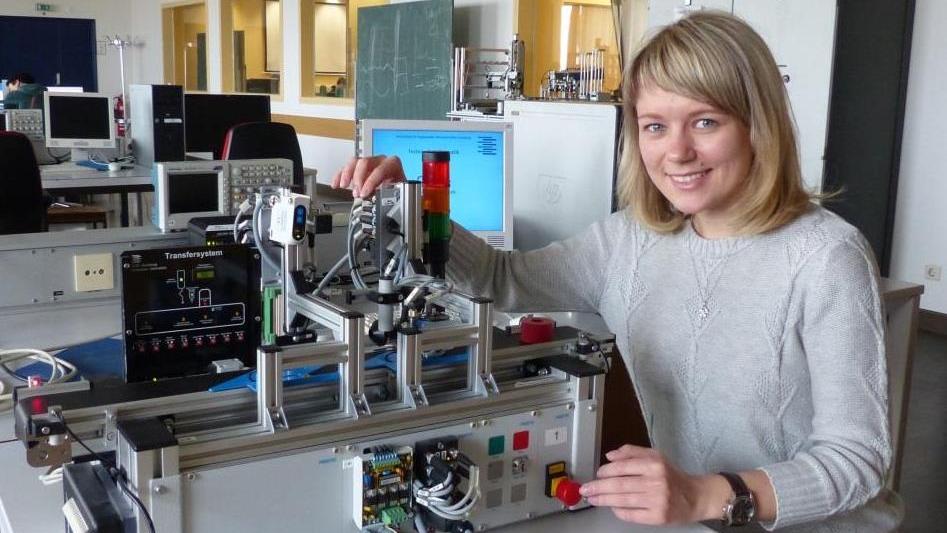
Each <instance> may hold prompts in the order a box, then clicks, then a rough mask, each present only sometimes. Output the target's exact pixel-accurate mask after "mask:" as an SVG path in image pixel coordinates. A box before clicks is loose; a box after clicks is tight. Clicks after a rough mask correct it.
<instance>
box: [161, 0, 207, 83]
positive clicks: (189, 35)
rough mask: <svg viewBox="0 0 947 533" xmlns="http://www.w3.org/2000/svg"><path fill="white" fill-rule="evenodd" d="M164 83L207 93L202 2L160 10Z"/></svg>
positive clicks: (205, 34)
mask: <svg viewBox="0 0 947 533" xmlns="http://www.w3.org/2000/svg"><path fill="white" fill-rule="evenodd" d="M161 19H162V21H161V22H162V36H163V41H164V42H163V46H164V50H163V55H164V73H165V79H164V81H165V82H166V83H173V84H175V85H181V86H183V87H184V89H185V90H188V91H206V90H207V6H205V5H204V3H203V2H201V3H195V4H186V5H179V6H174V7H166V8H164V9H162V10H161Z"/></svg>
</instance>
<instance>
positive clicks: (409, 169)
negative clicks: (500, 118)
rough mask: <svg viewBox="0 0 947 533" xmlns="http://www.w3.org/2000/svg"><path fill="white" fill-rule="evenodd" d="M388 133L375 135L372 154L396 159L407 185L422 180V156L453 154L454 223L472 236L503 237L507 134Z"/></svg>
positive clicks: (381, 130)
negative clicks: (436, 152) (480, 233)
mask: <svg viewBox="0 0 947 533" xmlns="http://www.w3.org/2000/svg"><path fill="white" fill-rule="evenodd" d="M450 124H451V123H449V122H445V124H444V129H442V130H431V129H386V128H374V129H373V130H372V132H371V136H372V137H371V151H372V154H384V155H396V156H398V157H399V158H400V159H401V164H402V166H404V171H405V176H407V178H408V179H418V180H420V179H421V153H422V152H425V151H428V150H446V151H449V152H450V217H451V219H452V220H454V221H455V222H457V223H458V224H460V225H461V226H463V227H464V228H466V229H468V230H470V231H495V232H499V231H503V230H504V200H505V191H504V189H505V169H506V167H505V159H504V158H505V154H504V150H505V149H506V147H505V146H504V138H503V136H504V133H503V132H502V131H493V130H487V129H484V130H477V129H469V130H467V129H464V130H458V129H454V128H452V127H450Z"/></svg>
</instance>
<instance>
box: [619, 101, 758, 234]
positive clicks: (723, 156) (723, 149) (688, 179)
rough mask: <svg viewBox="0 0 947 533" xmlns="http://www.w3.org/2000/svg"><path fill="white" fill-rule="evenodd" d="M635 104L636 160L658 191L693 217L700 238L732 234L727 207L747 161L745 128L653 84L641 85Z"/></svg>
mask: <svg viewBox="0 0 947 533" xmlns="http://www.w3.org/2000/svg"><path fill="white" fill-rule="evenodd" d="M635 107H636V111H637V116H638V125H637V126H638V146H639V147H640V150H641V158H642V160H643V161H644V165H645V168H646V169H647V171H648V175H649V176H650V177H651V181H652V182H653V183H654V185H655V186H656V187H657V188H658V190H659V191H661V194H662V195H664V197H665V198H667V199H668V201H669V202H671V204H672V205H673V206H674V207H675V208H676V209H677V210H678V211H680V212H682V213H684V214H687V215H693V220H694V225H695V228H696V229H697V230H698V231H699V232H700V233H701V234H702V235H704V236H705V237H722V236H727V235H731V234H733V233H735V231H736V230H737V229H738V228H734V227H732V225H731V224H730V222H731V221H732V218H733V216H732V212H733V206H734V205H736V202H737V201H738V199H739V196H740V190H741V187H742V186H743V183H744V182H745V181H746V177H747V174H748V173H749V170H750V165H751V163H752V162H753V150H752V147H751V146H750V132H749V130H748V129H747V127H746V126H744V125H743V123H742V122H741V121H740V120H739V119H737V118H736V117H734V116H731V115H728V114H727V113H725V112H723V111H721V110H719V109H717V108H715V107H713V106H712V105H709V104H706V103H703V102H699V101H697V100H692V99H690V98H687V97H686V96H681V95H679V94H676V93H672V92H668V91H665V90H663V89H660V88H658V87H655V86H653V85H646V86H644V87H642V89H641V91H640V93H639V94H638V100H637V102H635Z"/></svg>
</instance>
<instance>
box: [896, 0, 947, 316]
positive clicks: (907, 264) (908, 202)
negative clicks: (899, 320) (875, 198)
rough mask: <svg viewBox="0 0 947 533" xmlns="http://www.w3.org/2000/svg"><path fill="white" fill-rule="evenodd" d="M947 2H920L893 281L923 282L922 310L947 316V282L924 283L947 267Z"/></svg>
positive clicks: (905, 119) (902, 161)
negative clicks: (931, 269)
mask: <svg viewBox="0 0 947 533" xmlns="http://www.w3.org/2000/svg"><path fill="white" fill-rule="evenodd" d="M945 22H947V2H944V1H943V0H917V4H916V11H915V14H914V40H913V43H912V45H911V67H910V68H911V70H910V77H909V79H908V93H907V104H906V109H905V117H904V137H903V145H902V148H901V173H900V178H899V183H898V204H897V211H896V214H895V224H894V237H893V239H892V241H893V242H892V258H891V277H892V278H895V279H900V280H905V281H913V282H915V283H923V284H924V285H925V289H924V296H923V297H922V298H921V307H923V308H924V309H928V310H931V311H937V312H939V313H947V278H944V279H943V280H942V281H940V282H937V281H928V280H925V279H924V266H925V265H930V264H937V265H945V266H947V237H945V235H947V180H945V179H944V175H945V173H947V172H945V166H944V163H943V156H942V154H943V152H944V142H945V139H947V136H945V133H944V132H945V129H944V124H947V99H945V97H944V87H947V69H945V68H944V66H945V65H947V33H944V31H943V26H944V23H945Z"/></svg>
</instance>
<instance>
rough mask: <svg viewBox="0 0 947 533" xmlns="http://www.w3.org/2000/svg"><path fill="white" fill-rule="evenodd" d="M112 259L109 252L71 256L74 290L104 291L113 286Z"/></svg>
mask: <svg viewBox="0 0 947 533" xmlns="http://www.w3.org/2000/svg"><path fill="white" fill-rule="evenodd" d="M113 263H114V260H113V258H112V254H111V253H104V254H87V255H77V256H74V257H73V266H74V270H75V275H76V292H89V291H104V290H108V289H114V288H115V273H114V268H113Z"/></svg>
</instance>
